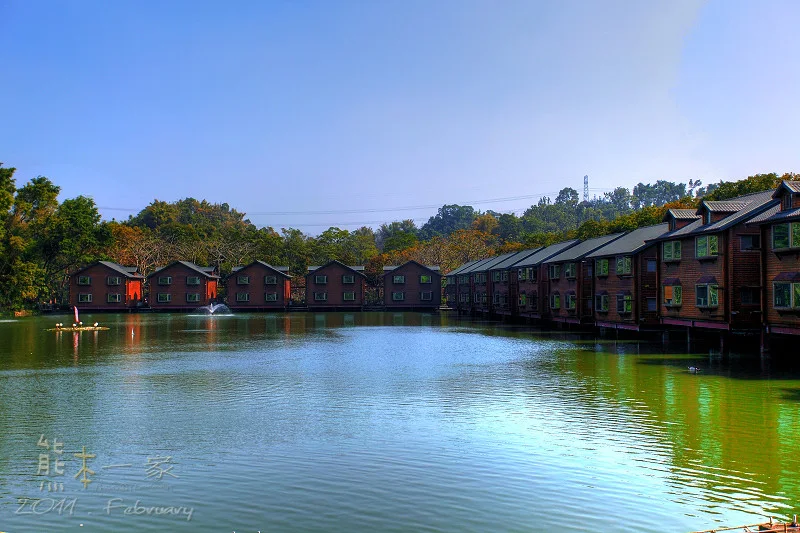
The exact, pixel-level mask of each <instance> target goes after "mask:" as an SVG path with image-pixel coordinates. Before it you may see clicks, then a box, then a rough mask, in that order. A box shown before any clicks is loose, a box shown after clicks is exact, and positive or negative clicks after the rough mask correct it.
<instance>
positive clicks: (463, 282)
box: [456, 257, 494, 313]
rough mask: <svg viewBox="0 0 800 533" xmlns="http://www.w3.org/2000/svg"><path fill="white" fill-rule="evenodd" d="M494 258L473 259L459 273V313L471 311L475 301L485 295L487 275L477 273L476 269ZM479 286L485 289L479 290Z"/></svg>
mask: <svg viewBox="0 0 800 533" xmlns="http://www.w3.org/2000/svg"><path fill="white" fill-rule="evenodd" d="M493 259H494V258H493V257H488V258H486V259H481V260H479V261H473V262H472V264H469V263H468V264H467V265H465V267H463V268H462V270H461V271H460V272H459V273H458V276H457V277H456V284H457V285H456V291H457V293H458V302H457V307H456V309H458V312H459V313H470V312H471V311H472V308H473V305H475V301H476V300H478V301H480V300H482V299H483V298H484V297H485V293H486V290H485V288H486V280H485V277H486V275H485V274H481V273H477V274H476V273H474V271H475V269H477V268H480V267H481V265H484V264H486V263H488V262H490V261H492V260H493ZM479 288H482V289H483V291H482V292H479Z"/></svg>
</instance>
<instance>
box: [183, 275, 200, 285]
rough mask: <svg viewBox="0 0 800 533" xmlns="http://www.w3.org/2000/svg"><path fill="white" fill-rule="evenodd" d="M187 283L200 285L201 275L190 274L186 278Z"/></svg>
mask: <svg viewBox="0 0 800 533" xmlns="http://www.w3.org/2000/svg"><path fill="white" fill-rule="evenodd" d="M186 284H187V285H200V276H189V277H187V278H186Z"/></svg>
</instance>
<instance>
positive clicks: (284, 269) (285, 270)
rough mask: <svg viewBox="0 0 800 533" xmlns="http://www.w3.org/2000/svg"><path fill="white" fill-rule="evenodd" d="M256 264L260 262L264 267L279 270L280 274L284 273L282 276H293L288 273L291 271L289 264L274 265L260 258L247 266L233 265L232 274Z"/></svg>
mask: <svg viewBox="0 0 800 533" xmlns="http://www.w3.org/2000/svg"><path fill="white" fill-rule="evenodd" d="M255 264H259V265H261V266H263V267H266V268H269V269H270V270H274V271H275V272H277V273H278V274H280V275H282V276H285V277H287V278H291V277H292V276H290V275H289V274H288V272H289V267H288V266H272V265H270V264H269V263H267V262H265V261H260V260H258V259H256V260H255V261H253V262H252V263H250V264H249V265H245V266H235V267H233V268H232V269H231V275H233V274H235V273H237V272H239V271H240V270H241V269H243V268H246V267H249V266H252V265H255Z"/></svg>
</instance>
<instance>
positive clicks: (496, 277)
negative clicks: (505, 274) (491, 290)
mask: <svg viewBox="0 0 800 533" xmlns="http://www.w3.org/2000/svg"><path fill="white" fill-rule="evenodd" d="M492 281H500V271H499V270H495V271H494V272H492Z"/></svg>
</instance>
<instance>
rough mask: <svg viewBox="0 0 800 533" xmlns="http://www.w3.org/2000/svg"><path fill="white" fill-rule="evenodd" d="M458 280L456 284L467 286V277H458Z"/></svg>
mask: <svg viewBox="0 0 800 533" xmlns="http://www.w3.org/2000/svg"><path fill="white" fill-rule="evenodd" d="M458 280H459V281H458V282H459V283H461V284H462V285H467V284H469V276H467V275H464V276H460V277H459V278H458Z"/></svg>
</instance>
